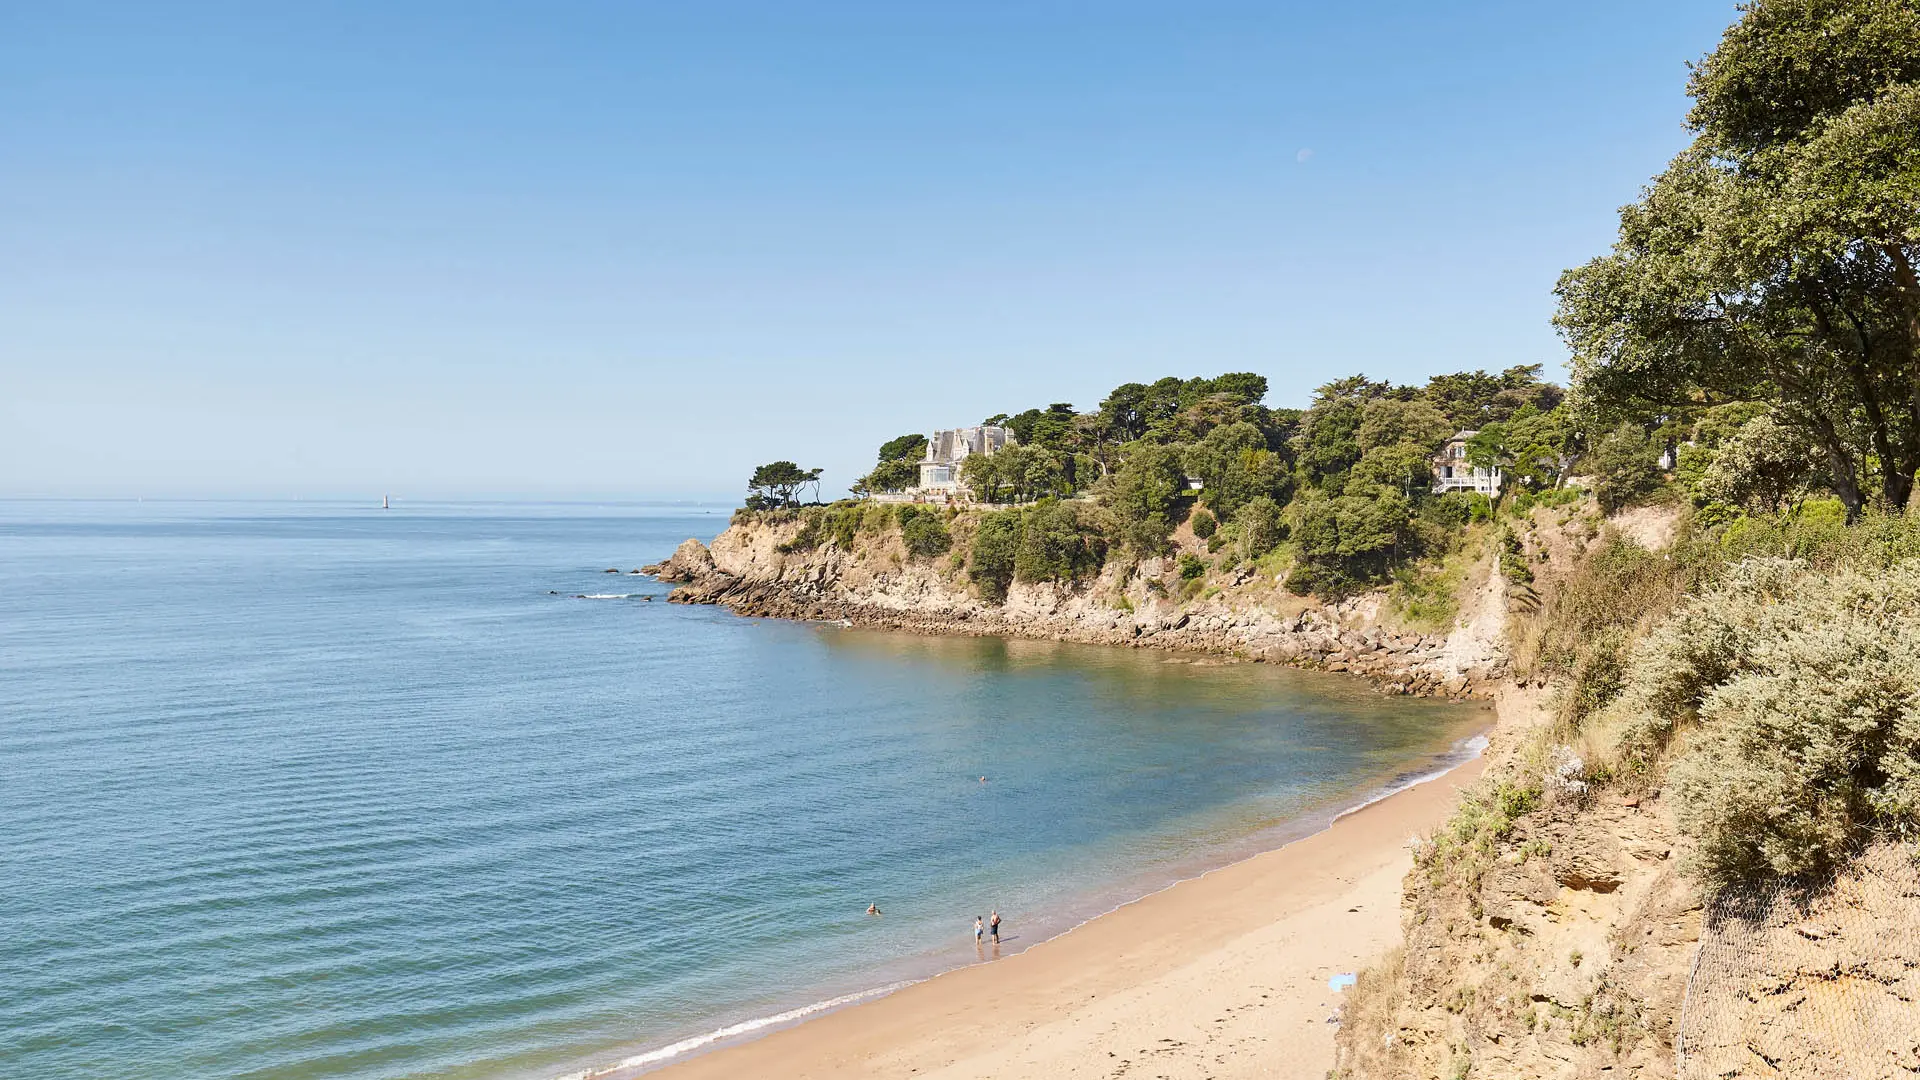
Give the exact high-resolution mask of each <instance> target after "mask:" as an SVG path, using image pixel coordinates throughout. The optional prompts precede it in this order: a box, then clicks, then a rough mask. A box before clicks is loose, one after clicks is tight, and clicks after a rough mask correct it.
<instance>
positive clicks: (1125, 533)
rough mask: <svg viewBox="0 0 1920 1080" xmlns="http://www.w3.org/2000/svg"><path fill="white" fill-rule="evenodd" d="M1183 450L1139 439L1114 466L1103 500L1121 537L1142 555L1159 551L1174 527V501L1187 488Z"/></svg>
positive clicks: (1162, 549) (1122, 540) (1134, 550)
mask: <svg viewBox="0 0 1920 1080" xmlns="http://www.w3.org/2000/svg"><path fill="white" fill-rule="evenodd" d="M1186 486H1187V484H1186V475H1185V473H1184V472H1183V471H1182V470H1181V468H1180V453H1179V451H1177V450H1175V449H1173V448H1172V447H1167V446H1156V445H1154V444H1153V443H1144V442H1143V443H1135V444H1133V446H1132V447H1131V448H1130V450H1129V452H1128V453H1127V456H1126V459H1125V461H1123V462H1122V463H1121V465H1120V467H1119V468H1118V469H1116V470H1114V472H1113V475H1112V476H1111V477H1110V478H1109V486H1108V489H1107V491H1106V493H1105V497H1104V499H1103V501H1104V502H1105V504H1106V506H1107V509H1108V510H1109V511H1111V513H1112V515H1113V521H1114V530H1115V534H1116V537H1117V538H1118V540H1119V541H1120V542H1121V543H1122V544H1124V545H1125V546H1126V547H1127V548H1128V549H1129V550H1131V551H1133V552H1135V553H1137V554H1140V555H1158V554H1160V553H1161V552H1162V551H1165V550H1166V547H1167V535H1168V534H1169V533H1171V532H1172V531H1173V514H1172V510H1173V501H1174V499H1176V498H1178V497H1179V495H1180V493H1181V492H1183V491H1185V490H1186Z"/></svg>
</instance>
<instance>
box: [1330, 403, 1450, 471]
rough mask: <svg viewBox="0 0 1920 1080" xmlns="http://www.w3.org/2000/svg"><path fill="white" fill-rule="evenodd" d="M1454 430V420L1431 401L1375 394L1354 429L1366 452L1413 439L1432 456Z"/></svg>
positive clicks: (1357, 439)
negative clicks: (1356, 428) (1408, 399)
mask: <svg viewBox="0 0 1920 1080" xmlns="http://www.w3.org/2000/svg"><path fill="white" fill-rule="evenodd" d="M1454 430H1455V428H1454V426H1453V422H1452V421H1450V420H1448V419H1447V417H1446V415H1445V414H1444V413H1442V412H1441V411H1440V410H1439V409H1438V408H1435V407H1434V405H1433V403H1432V402H1430V401H1426V400H1424V399H1421V398H1415V399H1414V400H1412V401H1398V400H1395V399H1393V398H1374V399H1373V400H1371V401H1368V402H1367V403H1366V404H1365V405H1364V406H1362V408H1361V410H1360V427H1359V428H1358V430H1356V431H1355V432H1354V440H1355V441H1356V442H1358V443H1359V444H1360V450H1361V452H1362V453H1363V454H1364V453H1365V452H1367V451H1369V450H1377V449H1380V448H1382V447H1387V446H1396V445H1399V444H1402V443H1412V444H1414V445H1415V446H1417V447H1419V448H1420V450H1421V452H1422V453H1423V454H1425V455H1427V456H1429V457H1431V456H1432V455H1433V454H1434V453H1435V452H1437V451H1438V450H1439V449H1440V444H1442V443H1444V442H1446V440H1447V437H1448V436H1449V435H1452V434H1453V433H1454Z"/></svg>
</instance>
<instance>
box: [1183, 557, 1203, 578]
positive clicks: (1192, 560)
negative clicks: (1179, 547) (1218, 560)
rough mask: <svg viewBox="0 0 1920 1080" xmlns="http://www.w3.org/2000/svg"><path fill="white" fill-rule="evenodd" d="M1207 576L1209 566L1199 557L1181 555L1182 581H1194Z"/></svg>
mask: <svg viewBox="0 0 1920 1080" xmlns="http://www.w3.org/2000/svg"><path fill="white" fill-rule="evenodd" d="M1206 574H1207V564H1206V563H1204V562H1202V561H1201V560H1200V558H1199V557H1198V556H1195V555H1189V554H1187V553H1186V552H1181V553H1180V580H1182V581H1192V580H1193V579H1194V578H1198V577H1205V576H1206Z"/></svg>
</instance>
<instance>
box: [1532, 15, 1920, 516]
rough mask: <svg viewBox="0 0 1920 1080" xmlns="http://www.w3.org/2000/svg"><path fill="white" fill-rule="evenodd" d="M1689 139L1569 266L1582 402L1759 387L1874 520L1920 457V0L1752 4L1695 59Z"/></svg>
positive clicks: (1721, 394)
mask: <svg viewBox="0 0 1920 1080" xmlns="http://www.w3.org/2000/svg"><path fill="white" fill-rule="evenodd" d="M1688 92H1689V94H1690V95H1691V96H1692V97H1693V99H1694V106H1693V109H1692V110H1691V112H1690V113H1689V114H1688V124H1689V126H1690V127H1691V129H1692V130H1693V131H1694V133H1695V138H1694V141H1693V144H1692V145H1691V146H1690V147H1689V148H1688V149H1687V150H1685V151H1683V152H1682V153H1681V154H1680V155H1679V156H1678V157H1676V158H1675V159H1674V160H1673V162H1672V163H1671V164H1670V165H1669V166H1668V167H1667V169H1666V171H1664V172H1663V173H1661V174H1660V175H1659V176H1657V177H1655V178H1654V180H1653V182H1652V184H1650V185H1649V186H1648V188H1647V189H1646V191H1645V192H1644V193H1643V194H1642V195H1641V197H1640V199H1639V200H1638V201H1636V202H1635V203H1634V204H1632V205H1630V206H1628V207H1626V208H1624V209H1623V210H1622V211H1621V215H1620V238H1619V241H1618V242H1617V243H1616V244H1615V245H1614V249H1613V251H1612V253H1611V254H1609V255H1606V256H1603V257H1601V258H1598V259H1595V260H1592V261H1591V262H1589V263H1587V264H1586V265H1585V266H1582V267H1579V268H1577V269H1574V270H1570V271H1568V272H1567V273H1566V274H1564V275H1562V277H1561V281H1560V284H1559V287H1558V289H1557V290H1556V291H1557V293H1558V295H1559V297H1560V309H1559V314H1558V315H1557V316H1556V319H1555V321H1556V324H1557V325H1558V326H1559V328H1560V331H1561V333H1562V335H1563V336H1564V337H1565V338H1566V339H1567V341H1568V343H1569V345H1570V346H1572V348H1573V353H1574V360H1573V367H1574V374H1575V382H1576V388H1577V391H1578V394H1579V396H1580V398H1581V399H1582V404H1583V408H1584V409H1585V410H1587V411H1589V412H1591V413H1592V414H1593V415H1594V417H1595V419H1597V420H1599V421H1601V422H1603V423H1611V422H1612V420H1613V419H1616V418H1620V417H1628V418H1640V419H1647V420H1659V419H1663V418H1665V417H1667V416H1670V415H1673V414H1675V413H1676V412H1680V411H1683V410H1686V409H1688V408H1693V407H1698V406H1701V405H1719V404H1725V403H1729V402H1735V401H1747V400H1757V401H1766V402H1770V403H1772V404H1773V405H1774V406H1775V411H1774V415H1775V418H1776V419H1777V420H1778V421H1779V422H1780V423H1782V424H1784V425H1786V426H1788V427H1790V428H1792V429H1794V430H1795V431H1797V432H1798V433H1799V434H1800V436H1801V437H1802V438H1804V439H1806V440H1807V441H1808V442H1809V444H1811V445H1812V446H1814V447H1817V448H1818V450H1819V452H1820V454H1821V456H1822V457H1823V458H1824V461H1825V466H1826V469H1827V471H1828V473H1829V477H1830V482H1831V484H1832V486H1833V489H1834V491H1835V493H1836V494H1838V495H1839V496H1840V498H1841V500H1842V501H1843V502H1844V503H1845V504H1846V506H1847V509H1848V513H1849V515H1850V516H1851V515H1857V514H1858V512H1859V510H1860V508H1861V506H1862V505H1863V503H1864V498H1865V497H1864V495H1863V493H1862V481H1863V480H1871V479H1877V480H1878V487H1879V496H1880V499H1881V501H1883V502H1884V503H1886V504H1887V505H1888V506H1889V507H1891V508H1896V509H1897V508H1900V507H1902V506H1904V505H1905V504H1906V502H1907V500H1908V497H1909V495H1910V493H1911V492H1912V490H1913V488H1914V483H1915V474H1916V472H1920V276H1917V275H1920V228H1916V224H1915V222H1916V213H1915V207H1916V205H1920V168H1916V167H1915V161H1916V160H1920V9H1917V8H1916V7H1915V6H1914V5H1913V4H1912V3H1911V2H1910V0H1756V2H1753V3H1749V4H1748V5H1746V6H1745V8H1744V9H1743V13H1742V17H1741V19H1740V21H1739V22H1738V23H1736V24H1735V25H1734V26H1733V27H1732V28H1731V29H1729V30H1728V31H1727V33H1726V35H1725V37H1724V38H1723V39H1722V40H1721V43H1720V46H1719V47H1718V48H1717V49H1716V50H1715V51H1714V52H1713V53H1712V54H1711V55H1709V56H1708V57H1707V58H1706V59H1705V60H1703V61H1702V62H1701V63H1700V64H1698V65H1696V66H1695V68H1694V72H1693V76H1692V79H1691V81H1690V83H1689V86H1688Z"/></svg>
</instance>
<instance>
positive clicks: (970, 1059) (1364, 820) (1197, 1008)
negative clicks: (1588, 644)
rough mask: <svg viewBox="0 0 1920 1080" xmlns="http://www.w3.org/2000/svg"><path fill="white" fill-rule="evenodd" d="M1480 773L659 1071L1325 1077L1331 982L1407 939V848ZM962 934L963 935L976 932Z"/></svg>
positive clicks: (1455, 776) (1469, 766)
mask: <svg viewBox="0 0 1920 1080" xmlns="http://www.w3.org/2000/svg"><path fill="white" fill-rule="evenodd" d="M1481 768H1482V759H1476V760H1474V761H1471V762H1468V763H1466V764H1464V765H1462V766H1461V767H1459V768H1457V769H1455V770H1453V771H1452V772H1449V773H1447V774H1445V775H1444V776H1442V777H1439V778H1437V779H1433V780H1429V781H1427V782H1426V783H1423V784H1420V785H1418V786H1416V787H1413V788H1410V789H1408V790H1406V791H1402V792H1399V793H1398V794H1395V795H1393V796H1392V797H1390V798H1387V799H1384V800H1382V801H1380V802H1378V803H1375V804H1373V805H1371V806H1368V807H1366V808H1364V809H1362V810H1360V811H1358V812H1356V813H1353V814H1350V815H1348V816H1346V817H1344V818H1342V819H1340V820H1339V821H1338V822H1336V823H1335V824H1334V825H1333V826H1332V827H1331V828H1329V829H1327V830H1325V831H1323V832H1320V833H1318V834H1316V835H1314V836H1310V837H1307V838H1306V839H1303V840H1299V841H1296V842H1294V843H1292V844H1289V845H1287V846H1286V847H1283V848H1280V849H1278V850H1276V851H1270V852H1266V853H1264V854H1261V855H1258V856H1255V857H1253V858H1251V859H1247V860H1245V861H1243V862H1240V863H1236V864H1234V865H1232V866H1228V867H1225V868H1223V869H1220V870H1216V871H1214V872H1213V873H1210V874H1207V875H1205V876H1203V877H1200V878H1196V879H1194V880H1191V881H1186V882H1182V883H1180V884H1178V885H1175V886H1173V887H1172V888H1170V889H1167V890H1165V891H1163V892H1159V893H1155V894H1154V895H1152V896H1149V897H1146V898H1145V899H1142V900H1140V901H1137V902H1135V903H1132V904H1128V905H1126V906H1125V907H1122V908H1120V909H1118V910H1116V911H1113V912H1111V913H1109V914H1107V915H1104V916H1101V917H1100V918H1098V919H1095V920H1093V921H1091V922H1089V923H1087V924H1086V925H1084V926H1081V927H1079V928H1078V929H1075V930H1073V931H1072V932H1070V933H1068V934H1065V935H1062V936H1061V937H1058V938H1056V939H1054V940H1052V941H1048V942H1045V943H1043V944H1041V945H1038V946H1036V947H1034V948H1032V949H1029V950H1027V951H1026V952H1022V953H1018V954H1016V955H1013V956H1009V957H1007V958H1006V959H1004V960H1000V961H996V962H993V963H985V964H977V965H973V966H970V967H966V968H961V969H959V970H957V971H952V972H949V973H947V974H944V975H941V976H939V977H937V978H934V979H929V980H927V981H926V982H923V983H918V984H916V985H914V986H911V987H908V988H906V989H904V990H902V991H900V992H899V993H896V994H893V995H891V996H888V997H884V998H880V999H878V1000H875V1001H871V1002H867V1003H865V1004H862V1005H858V1006H854V1007H852V1008H848V1009H844V1010H841V1011H839V1012H834V1013H829V1014H826V1015H823V1016H821V1017H819V1018H818V1019H814V1020H811V1021H809V1022H807V1023H803V1024H800V1025H798V1026H796V1027H793V1028H789V1029H786V1030H784V1031H779V1032H775V1033H774V1034H772V1035H769V1036H767V1037H765V1038H762V1039H758V1040H756V1041H753V1042H748V1043H743V1044H740V1045H737V1046H731V1047H726V1048H723V1049H720V1050H716V1051H713V1052H711V1053H708V1054H704V1055H701V1056H698V1057H695V1058H692V1059H689V1060H687V1061H684V1062H680V1063H677V1064H675V1065H672V1066H669V1067H668V1068H666V1069H662V1070H659V1071H657V1072H655V1073H652V1074H650V1075H651V1076H656V1077H663V1078H668V1080H703V1078H707V1077H715V1078H719V1077H795V1078H799V1077H850V1076H851V1077H907V1076H912V1077H939V1078H941V1080H984V1078H988V1077H994V1078H1017V1077H1018V1078H1024V1077H1042V1076H1044V1077H1089V1078H1091V1077H1129V1076H1138V1077H1149V1078H1166V1080H1186V1078H1198V1077H1219V1078H1227V1077H1267V1078H1278V1080H1293V1078H1298V1080H1322V1078H1323V1077H1324V1076H1325V1075H1326V1070H1327V1069H1328V1068H1329V1066H1330V1065H1331V1064H1332V1060H1333V1033H1334V1025H1333V1024H1331V1023H1329V1022H1328V1017H1329V1016H1330V1015H1331V1014H1332V1013H1333V1011H1334V1010H1335V1008H1336V1007H1337V1006H1338V1005H1339V1002H1340V994H1338V993H1335V992H1333V991H1331V990H1329V989H1328V985H1327V982H1328V979H1329V978H1330V977H1332V976H1333V975H1335V974H1338V973H1341V972H1350V971H1354V970H1356V969H1358V968H1360V967H1362V966H1364V965H1365V964H1366V963H1367V962H1368V961H1369V960H1370V959H1371V958H1373V957H1375V956H1377V955H1378V954H1380V953H1381V952H1383V951H1384V950H1386V949H1388V948H1390V947H1392V946H1393V945H1394V944H1396V943H1397V942H1398V941H1399V938H1400V881H1401V878H1402V877H1403V876H1404V875H1405V874H1406V872H1407V870H1408V868H1409V867H1410V866H1411V865H1412V857H1411V854H1410V852H1409V849H1408V840H1409V838H1410V837H1412V836H1413V835H1414V834H1416V833H1420V832H1423V831H1425V830H1428V829H1430V828H1432V827H1433V826H1434V825H1436V824H1438V823H1439V822H1440V821H1441V820H1443V819H1444V817H1445V815H1446V813H1447V812H1448V810H1449V809H1450V808H1451V807H1452V805H1453V802H1454V800H1455V798H1456V796H1457V794H1458V792H1459V790H1460V788H1461V787H1463V786H1465V785H1466V784H1467V783H1469V782H1471V781H1472V780H1473V779H1474V778H1475V777H1477V776H1478V775H1479V773H1480V770H1481ZM965 931H966V928H965V927H964V926H957V927H956V931H955V932H956V933H965Z"/></svg>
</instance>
